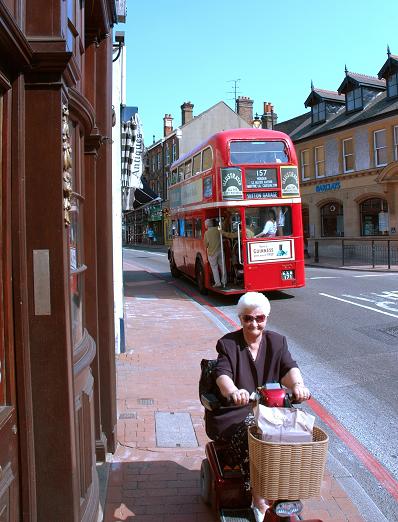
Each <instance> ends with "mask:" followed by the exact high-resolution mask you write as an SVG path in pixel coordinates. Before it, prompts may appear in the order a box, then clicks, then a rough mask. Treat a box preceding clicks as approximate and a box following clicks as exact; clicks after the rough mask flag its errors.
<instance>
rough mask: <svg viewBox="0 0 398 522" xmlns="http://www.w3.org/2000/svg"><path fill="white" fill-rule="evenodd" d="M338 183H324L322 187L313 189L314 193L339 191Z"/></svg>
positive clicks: (318, 186)
mask: <svg viewBox="0 0 398 522" xmlns="http://www.w3.org/2000/svg"><path fill="white" fill-rule="evenodd" d="M339 188H341V187H340V181H336V182H335V183H324V184H323V185H317V186H316V187H315V190H316V192H327V191H328V190H339Z"/></svg>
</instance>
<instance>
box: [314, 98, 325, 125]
mask: <svg viewBox="0 0 398 522" xmlns="http://www.w3.org/2000/svg"><path fill="white" fill-rule="evenodd" d="M311 115H312V123H322V122H324V121H326V103H325V102H321V103H317V104H316V105H313V106H312V108H311Z"/></svg>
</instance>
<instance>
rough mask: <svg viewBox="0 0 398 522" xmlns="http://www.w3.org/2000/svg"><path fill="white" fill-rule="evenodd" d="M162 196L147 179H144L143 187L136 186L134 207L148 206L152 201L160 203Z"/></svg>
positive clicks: (136, 208) (135, 208)
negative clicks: (152, 187)
mask: <svg viewBox="0 0 398 522" xmlns="http://www.w3.org/2000/svg"><path fill="white" fill-rule="evenodd" d="M161 200H162V198H161V197H160V196H158V195H157V194H156V192H154V191H153V190H152V189H151V187H150V186H149V185H148V183H147V182H146V181H145V180H142V188H136V189H135V191H134V204H133V209H134V210H138V209H139V208H142V207H146V206H147V205H151V204H152V203H160V201H161Z"/></svg>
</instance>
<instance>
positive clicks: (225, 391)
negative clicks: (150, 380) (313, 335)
mask: <svg viewBox="0 0 398 522" xmlns="http://www.w3.org/2000/svg"><path fill="white" fill-rule="evenodd" d="M270 309H271V306H270V303H269V301H268V299H267V298H266V297H265V296H264V295H263V294H260V293H257V292H248V293H246V294H244V295H243V296H242V297H241V298H240V299H239V302H238V306H237V312H238V316H239V319H240V322H241V325H242V328H241V329H240V330H238V331H236V332H232V333H228V334H227V335H224V337H222V338H221V339H219V341H218V342H217V347H216V349H217V352H218V359H217V365H216V368H215V371H214V373H215V378H216V384H217V386H218V387H219V389H220V392H221V395H223V396H224V397H225V398H229V399H230V400H232V401H233V403H234V405H238V406H242V407H241V408H236V407H231V408H222V409H220V410H218V411H215V412H211V413H210V412H206V413H207V417H206V429H207V434H208V435H209V437H210V438H212V439H214V440H218V439H222V440H227V441H229V442H230V443H231V448H232V451H233V453H234V455H235V457H236V460H237V462H239V465H240V467H241V470H242V473H243V477H244V481H245V486H246V488H247V489H250V478H249V455H248V441H247V428H248V426H251V425H253V424H254V416H253V413H252V408H251V406H249V404H248V403H249V397H250V394H251V393H252V392H254V391H255V390H256V388H257V387H258V386H261V385H263V384H265V383H267V382H279V383H281V384H282V385H284V386H286V387H287V388H290V389H291V390H292V392H293V395H294V397H295V398H296V399H297V400H299V401H301V400H305V399H308V398H309V397H310V393H309V391H308V389H307V388H306V387H305V386H304V382H303V377H302V375H301V373H300V370H299V369H298V367H297V363H296V362H295V361H294V360H293V359H292V356H291V355H290V352H289V350H288V347H287V342H286V338H285V337H284V336H283V335H280V334H278V333H276V332H272V331H270V330H266V329H265V326H266V323H267V318H268V316H269V313H270ZM267 507H268V506H267V502H266V500H265V499H263V498H259V497H253V511H254V513H255V516H256V520H258V521H262V520H263V518H264V513H265V511H266V509H267Z"/></svg>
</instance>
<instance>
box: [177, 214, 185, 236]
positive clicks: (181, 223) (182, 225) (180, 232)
mask: <svg viewBox="0 0 398 522" xmlns="http://www.w3.org/2000/svg"><path fill="white" fill-rule="evenodd" d="M178 235H179V236H181V237H184V236H185V220H184V219H182V218H180V219H179V220H178Z"/></svg>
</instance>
